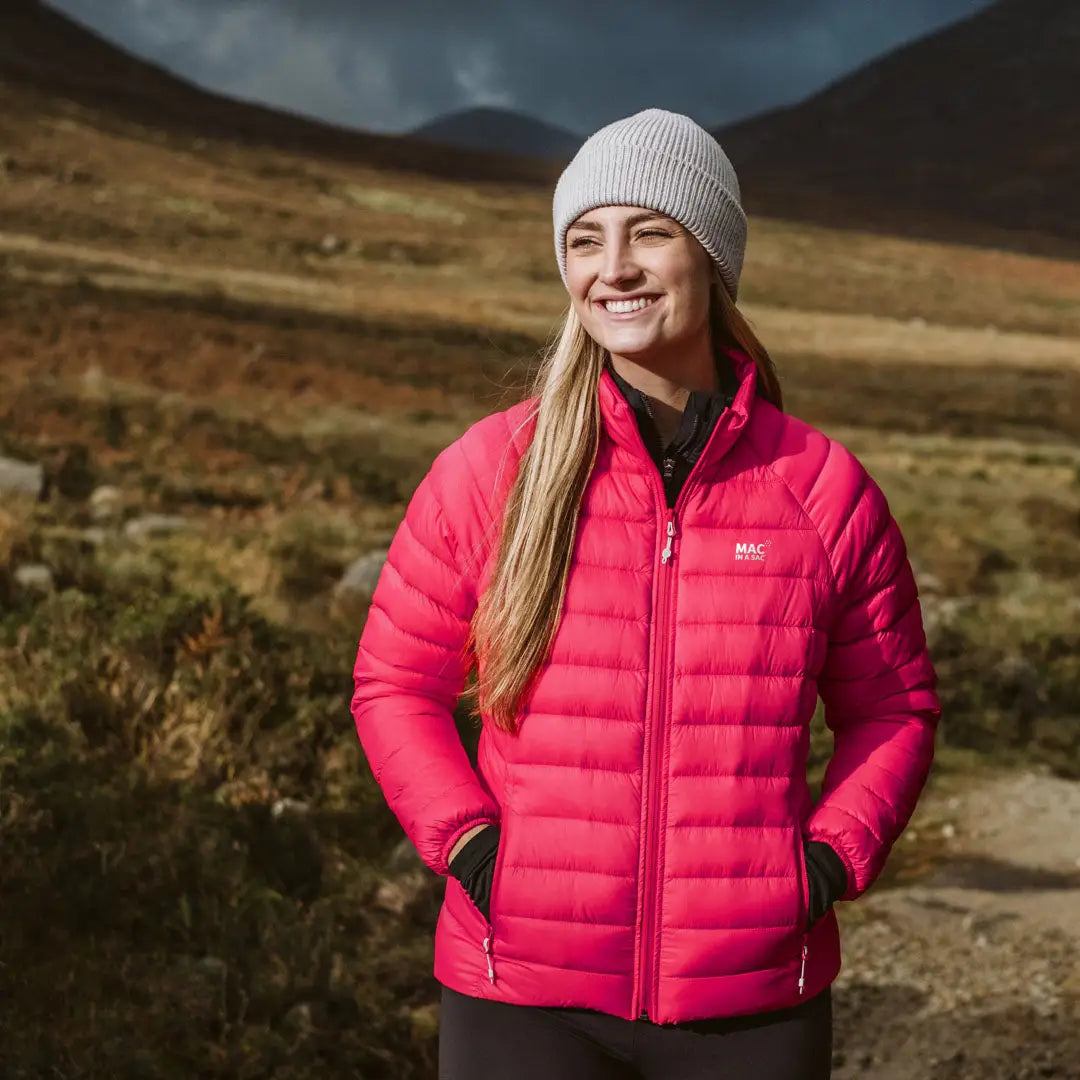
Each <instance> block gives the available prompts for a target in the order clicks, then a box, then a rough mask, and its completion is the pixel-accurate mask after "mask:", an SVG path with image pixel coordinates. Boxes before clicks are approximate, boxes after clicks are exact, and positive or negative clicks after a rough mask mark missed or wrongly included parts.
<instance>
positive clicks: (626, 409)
mask: <svg viewBox="0 0 1080 1080" xmlns="http://www.w3.org/2000/svg"><path fill="white" fill-rule="evenodd" d="M726 351H727V355H728V356H729V357H730V358H731V362H732V365H733V367H734V370H735V378H736V379H737V380H738V389H737V390H736V391H735V398H734V400H733V401H732V403H731V405H730V406H729V407H728V408H726V409H725V410H724V411H723V413H722V414H721V415H720V418H719V419H718V420H717V421H716V424H715V426H714V427H713V430H712V433H711V434H710V436H709V440H708V442H707V443H706V444H705V447H704V449H703V450H702V451H701V457H702V458H704V459H706V460H705V461H704V462H701V461H700V460H699V463H698V464H699V465H700V467H701V468H702V469H707V468H708V467H709V466H710V465H711V464H714V463H715V462H718V461H720V459H721V458H723V456H724V455H725V454H726V453H727V452H728V450H730V449H731V447H732V446H733V445H734V443H735V440H736V439H737V438H738V437H739V434H740V433H741V432H742V429H743V428H744V427H745V426H746V423H747V421H748V420H749V419H750V412H751V410H752V409H753V405H754V399H755V395H756V393H757V367H756V366H755V364H754V361H753V360H752V359H751V358H750V357H749V356H748V355H747V354H746V353H744V352H743V351H742V350H741V349H735V348H731V349H728V350H726ZM613 374H614V369H613V368H611V367H610V365H609V364H607V363H606V362H605V364H604V367H603V370H602V371H601V372H600V381H599V384H598V385H597V397H598V400H599V404H600V417H601V422H602V426H603V429H604V430H605V431H606V432H607V434H608V436H609V437H610V438H611V440H612V441H613V442H614V443H615V444H616V445H617V446H620V447H622V448H623V449H624V450H627V451H629V452H630V453H631V454H634V455H635V456H637V457H638V458H640V459H641V464H642V467H643V468H644V467H651V466H652V456H651V455H650V453H649V451H648V448H647V447H646V446H645V442H644V440H643V439H642V437H641V431H640V430H639V427H638V421H637V414H636V412H635V411H634V408H633V406H632V405H631V404H630V402H629V401H627V399H626V397H625V395H624V394H623V393H622V391H621V390H620V389H619V386H618V384H617V383H616V381H615V379H614V377H613Z"/></svg>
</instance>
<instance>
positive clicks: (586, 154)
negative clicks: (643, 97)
mask: <svg viewBox="0 0 1080 1080" xmlns="http://www.w3.org/2000/svg"><path fill="white" fill-rule="evenodd" d="M740 200H741V194H740V191H739V181H738V178H737V177H736V175H735V169H734V168H733V166H732V164H731V162H730V161H729V160H728V157H727V154H725V153H724V151H723V148H722V147H721V146H720V144H719V143H718V142H717V141H716V139H714V138H713V137H712V136H711V135H710V134H709V133H708V132H707V131H706V130H705V129H704V128H703V127H701V126H700V125H698V124H696V123H695V122H694V121H693V120H691V119H690V117H688V116H683V115H682V114H681V113H674V112H668V111H667V110H666V109H643V110H642V111H641V112H637V113H634V114H633V115H632V116H627V117H625V118H624V119H622V120H616V121H614V122H613V123H610V124H608V125H607V126H606V127H602V128H600V130H599V131H596V132H594V133H593V134H592V135H590V136H589V138H588V139H586V140H585V142H584V143H583V144H582V145H581V147H580V148H579V149H578V152H577V153H576V154H575V155H574V157H573V159H572V160H571V161H570V164H569V165H567V166H566V168H565V169H564V170H563V173H562V175H561V176H560V177H559V180H558V183H557V184H556V185H555V197H554V200H553V215H552V216H553V219H554V223H555V258H556V259H557V260H558V263H559V275H560V276H561V277H562V280H563V284H564V285H565V284H566V230H567V229H568V228H569V227H570V225H571V224H572V223H573V222H574V221H575V220H576V219H577V218H578V217H579V216H580V215H581V214H583V213H584V212H585V211H586V210H591V209H592V208H593V207H596V206H643V207H645V208H646V209H649V210H656V211H658V212H659V213H661V214H666V215H667V216H668V217H670V218H673V219H674V220H675V221H677V222H679V223H680V224H681V225H683V226H684V227H685V228H686V229H688V230H689V231H690V232H691V233H692V234H693V235H694V236H695V237H697V239H698V240H699V241H700V242H701V245H702V247H704V248H705V250H706V251H707V252H708V253H709V254H710V255H711V256H712V258H713V261H714V262H715V263H716V265H717V267H718V268H719V270H720V276H721V277H722V278H723V280H724V284H725V285H726V286H727V289H728V292H729V293H730V294H731V298H732V299H733V300H734V299H736V298H737V297H738V294H739V276H740V274H741V273H742V263H743V253H744V252H745V250H746V215H745V214H744V213H743V209H742V205H741V201H740Z"/></svg>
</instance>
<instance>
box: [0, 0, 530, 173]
mask: <svg viewBox="0 0 1080 1080" xmlns="http://www.w3.org/2000/svg"><path fill="white" fill-rule="evenodd" d="M0 80H2V81H3V82H5V83H7V84H9V85H10V86H19V87H22V88H24V90H32V91H33V92H34V94H35V95H37V96H39V97H45V98H49V99H62V100H69V101H72V102H74V103H76V104H79V105H82V106H85V107H88V108H91V109H95V110H98V111H100V113H101V114H102V116H103V118H108V119H109V120H110V121H111V122H113V123H116V122H121V123H122V122H125V121H126V122H134V123H137V124H140V125H145V126H147V127H152V128H154V129H157V130H163V131H170V132H173V133H177V134H188V135H196V136H204V137H208V138H215V137H216V138H228V139H231V140H233V141H234V142H239V143H244V144H248V145H262V146H266V147H277V148H279V149H283V150H292V151H295V152H298V153H310V154H317V155H319V156H321V157H333V158H336V159H339V160H345V161H353V162H362V163H366V164H369V165H373V166H375V167H378V168H388V169H407V170H410V171H417V172H424V173H428V174H431V175H435V176H446V177H449V178H455V179H459V180H495V181H519V182H525V183H537V182H543V181H545V180H546V179H547V178H548V177H549V175H550V173H551V169H550V167H549V166H545V165H544V164H543V163H537V162H536V161H533V160H531V159H528V158H519V157H513V156H510V155H504V154H493V153H487V152H484V151H481V150H476V149H467V148H463V147H453V146H446V145H442V144H435V143H429V142H427V141H425V140H423V139H421V138H414V137H411V136H396V135H380V134H375V133H365V132H364V131H363V130H362V129H363V127H364V118H363V117H362V116H358V117H357V122H356V124H355V128H357V129H361V130H353V129H352V128H348V129H347V128H343V127H339V126H336V125H333V124H328V123H323V122H321V121H318V120H314V119H310V118H307V117H301V116H295V115H291V114H288V113H284V112H281V111H279V110H275V109H271V108H267V107H264V106H260V105H255V104H248V103H245V102H240V101H236V100H233V99H231V98H228V97H225V96H223V95H221V94H215V93H211V92H210V91H207V90H202V89H200V88H199V87H196V86H194V85H192V84H191V83H189V82H187V81H185V80H184V79H181V78H179V77H177V76H175V75H173V74H171V73H170V72H168V71H166V70H165V69H164V68H162V67H159V66H157V65H155V64H152V63H148V62H147V61H144V60H140V59H138V58H137V57H135V56H132V55H131V54H130V53H127V52H125V51H124V50H123V49H121V48H119V47H117V46H115V45H112V44H110V43H109V42H108V41H106V40H105V39H103V38H102V37H100V36H99V35H97V34H95V33H94V32H93V31H92V30H90V29H89V28H87V27H84V26H82V25H80V24H79V23H77V22H75V21H74V20H72V19H69V18H67V17H66V16H64V15H62V14H60V13H59V12H56V11H54V10H52V9H51V8H49V7H47V6H46V5H45V4H42V3H39V2H38V0H4V3H3V4H2V5H0ZM26 107H28V108H30V109H33V108H34V105H33V102H32V101H28V102H27V106H26Z"/></svg>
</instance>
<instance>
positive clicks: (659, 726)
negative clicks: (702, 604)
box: [638, 510, 675, 1018]
mask: <svg viewBox="0 0 1080 1080" xmlns="http://www.w3.org/2000/svg"><path fill="white" fill-rule="evenodd" d="M664 531H665V534H666V536H667V543H666V544H665V546H664V550H663V551H662V552H661V553H660V570H659V573H660V574H661V575H662V576H661V581H660V585H659V595H660V599H659V610H660V621H659V622H658V624H657V628H656V636H655V640H654V653H653V658H652V664H653V671H654V672H656V678H655V679H654V681H653V694H654V700H655V707H654V709H653V714H652V715H653V725H652V729H651V731H650V733H649V755H648V756H649V776H648V785H647V794H646V798H647V800H648V801H647V803H646V825H645V830H646V831H645V880H644V885H643V888H644V892H643V895H642V905H643V910H642V963H641V977H640V981H639V983H638V1000H639V1002H640V1016H641V1017H643V1018H644V1017H647V1012H648V1008H649V1004H650V1002H649V992H650V989H651V987H652V983H653V977H654V971H653V963H652V959H653V951H654V950H653V938H654V936H655V934H656V929H655V925H654V915H655V911H656V908H657V906H658V900H657V895H656V894H657V890H658V882H656V880H655V877H656V860H657V848H658V847H659V843H658V839H659V824H658V823H659V820H660V811H659V807H658V803H659V801H660V800H659V795H660V764H661V748H662V746H663V732H664V709H665V706H666V694H665V690H666V688H667V681H668V676H667V665H666V660H667V653H668V637H669V631H668V624H667V618H668V606H669V602H670V593H671V587H670V583H671V577H672V574H671V568H670V565H669V564H670V561H671V556H672V550H673V545H674V542H675V511H674V510H669V511H668V512H667V517H666V522H665V527H664Z"/></svg>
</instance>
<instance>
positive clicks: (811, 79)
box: [51, 0, 988, 134]
mask: <svg viewBox="0 0 1080 1080" xmlns="http://www.w3.org/2000/svg"><path fill="white" fill-rule="evenodd" d="M51 2H52V4H53V6H54V7H56V8H59V9H60V10H62V11H65V12H67V13H68V14H70V15H72V16H74V17H75V18H77V19H78V20H80V21H81V22H83V23H85V24H87V25H89V26H92V27H94V28H95V29H97V30H98V31H99V32H101V33H102V34H104V35H105V36H106V37H108V38H110V39H112V40H115V41H117V42H119V43H120V44H122V45H124V46H125V47H127V48H129V49H131V50H132V51H134V52H136V53H138V54H140V55H143V56H146V57H149V58H151V59H153V60H156V61H158V62H160V63H163V64H165V65H166V66H167V67H169V68H171V69H172V70H174V71H176V72H178V73H180V74H182V75H185V76H187V77H188V78H191V79H193V80H194V81H196V82H198V83H200V84H202V85H204V86H207V87H210V88H212V89H215V90H220V91H223V92H225V93H229V94H233V95H236V96H239V97H244V98H249V99H252V100H257V101H265V102H268V103H271V104H274V105H278V106H282V107H285V108H290V109H293V110H295V111H298V112H304V113H308V114H310V115H314V116H320V117H323V118H325V119H328V120H332V121H336V122H339V123H345V124H349V125H352V126H355V127H360V128H366V129H368V130H372V131H402V130H406V129H408V128H411V127H414V126H416V125H417V124H420V123H422V122H424V121H425V120H428V119H430V118H431V117H433V116H437V115H439V114H441V113H445V112H449V111H451V110H453V109H458V108H465V107H467V106H470V105H499V106H506V107H508V108H515V109H520V110H522V111H525V112H529V113H532V114H533V115H535V116H538V117H540V118H541V119H544V120H547V121H549V122H551V123H554V124H559V125H561V126H563V127H567V128H569V129H571V130H574V131H578V132H581V133H582V134H587V133H588V132H589V131H592V130H594V129H595V128H596V127H598V126H600V125H601V124H604V123H607V122H608V121H610V120H613V119H615V118H616V117H619V116H624V115H626V114H628V113H630V112H634V111H635V110H637V109H641V108H645V107H647V106H650V105H657V106H661V107H663V108H669V109H675V110H677V111H679V112H685V113H687V114H689V115H690V116H692V117H694V119H695V120H697V121H699V122H700V123H702V124H705V125H707V126H710V127H711V126H715V125H718V124H722V123H725V122H727V121H730V120H735V119H738V118H740V117H742V116H746V115H750V114H752V113H754V112H758V111H760V110H761V109H766V108H770V107H773V106H776V105H783V104H788V103H791V102H794V101H798V100H799V99H801V98H803V97H805V96H806V95H808V94H810V93H812V92H813V91H814V90H816V89H818V88H819V87H821V86H823V85H824V84H826V83H828V82H831V81H832V80H833V79H835V78H838V77H839V76H841V75H842V74H844V73H845V72H847V71H850V70H851V69H853V68H855V67H858V66H859V65H860V64H861V63H863V62H865V61H866V60H869V59H871V58H872V57H874V56H875V55H878V54H880V53H882V52H886V51H888V50H889V49H891V48H894V47H896V46H897V45H899V44H902V43H903V42H905V41H908V40H911V39H913V38H915V37H919V36H921V35H922V34H924V33H928V32H929V31H931V30H934V29H936V28H937V27H939V26H942V25H945V24H946V23H949V22H952V21H954V20H956V19H959V18H962V17H964V16H966V15H969V14H972V13H974V12H975V11H978V10H979V9H980V8H983V7H985V6H986V5H987V2H988V0H907V2H903V3H897V2H896V0H816V2H815V0H726V2H714V3H711V4H702V3H701V0H664V2H662V3H659V4H657V3H655V2H648V3H646V2H645V0H622V2H620V3H618V4H615V3H604V2H599V0H597V2H592V3H583V2H582V0H515V2H514V3H512V4H508V3H506V2H505V0H474V2H470V3H459V4H456V5H455V4H448V3H446V2H445V0H442V2H441V3H440V2H436V0H397V2H394V3H373V2H369V0H362V2H360V3H356V2H355V0H302V2H301V0H51Z"/></svg>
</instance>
